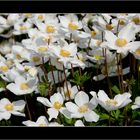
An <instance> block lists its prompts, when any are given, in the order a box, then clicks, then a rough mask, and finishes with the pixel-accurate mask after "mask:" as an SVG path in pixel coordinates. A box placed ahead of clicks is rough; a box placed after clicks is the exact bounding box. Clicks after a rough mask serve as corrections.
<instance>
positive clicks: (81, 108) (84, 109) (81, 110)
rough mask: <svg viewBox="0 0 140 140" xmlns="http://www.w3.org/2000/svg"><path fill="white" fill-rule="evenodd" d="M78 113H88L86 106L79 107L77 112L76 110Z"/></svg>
mask: <svg viewBox="0 0 140 140" xmlns="http://www.w3.org/2000/svg"><path fill="white" fill-rule="evenodd" d="M78 111H79V112H80V113H85V112H87V111H88V107H87V106H86V105H83V106H81V107H79V110H78Z"/></svg>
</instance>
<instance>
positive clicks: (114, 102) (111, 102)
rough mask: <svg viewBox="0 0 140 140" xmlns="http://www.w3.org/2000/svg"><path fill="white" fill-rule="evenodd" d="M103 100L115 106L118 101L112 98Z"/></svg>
mask: <svg viewBox="0 0 140 140" xmlns="http://www.w3.org/2000/svg"><path fill="white" fill-rule="evenodd" d="M105 102H106V104H108V105H113V106H116V105H117V104H118V102H117V101H115V100H113V99H109V100H107V101H105Z"/></svg>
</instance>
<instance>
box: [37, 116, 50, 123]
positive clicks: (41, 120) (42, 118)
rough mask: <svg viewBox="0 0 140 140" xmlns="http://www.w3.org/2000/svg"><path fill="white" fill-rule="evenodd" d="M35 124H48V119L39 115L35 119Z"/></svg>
mask: <svg viewBox="0 0 140 140" xmlns="http://www.w3.org/2000/svg"><path fill="white" fill-rule="evenodd" d="M36 123H37V124H46V125H48V120H47V118H46V117H45V116H40V117H39V118H38V119H37V121H36Z"/></svg>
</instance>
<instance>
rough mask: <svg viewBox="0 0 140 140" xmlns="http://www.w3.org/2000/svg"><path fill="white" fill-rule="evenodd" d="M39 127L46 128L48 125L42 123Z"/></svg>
mask: <svg viewBox="0 0 140 140" xmlns="http://www.w3.org/2000/svg"><path fill="white" fill-rule="evenodd" d="M38 126H39V127H45V126H47V125H46V124H43V123H41V124H39V125H38Z"/></svg>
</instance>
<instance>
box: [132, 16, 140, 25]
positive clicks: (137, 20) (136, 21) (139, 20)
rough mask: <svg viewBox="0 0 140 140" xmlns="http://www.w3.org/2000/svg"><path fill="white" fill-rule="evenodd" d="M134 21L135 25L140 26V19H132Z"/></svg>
mask: <svg viewBox="0 0 140 140" xmlns="http://www.w3.org/2000/svg"><path fill="white" fill-rule="evenodd" d="M132 21H133V22H134V23H135V24H139V23H140V18H139V17H135V18H133V19H132Z"/></svg>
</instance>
